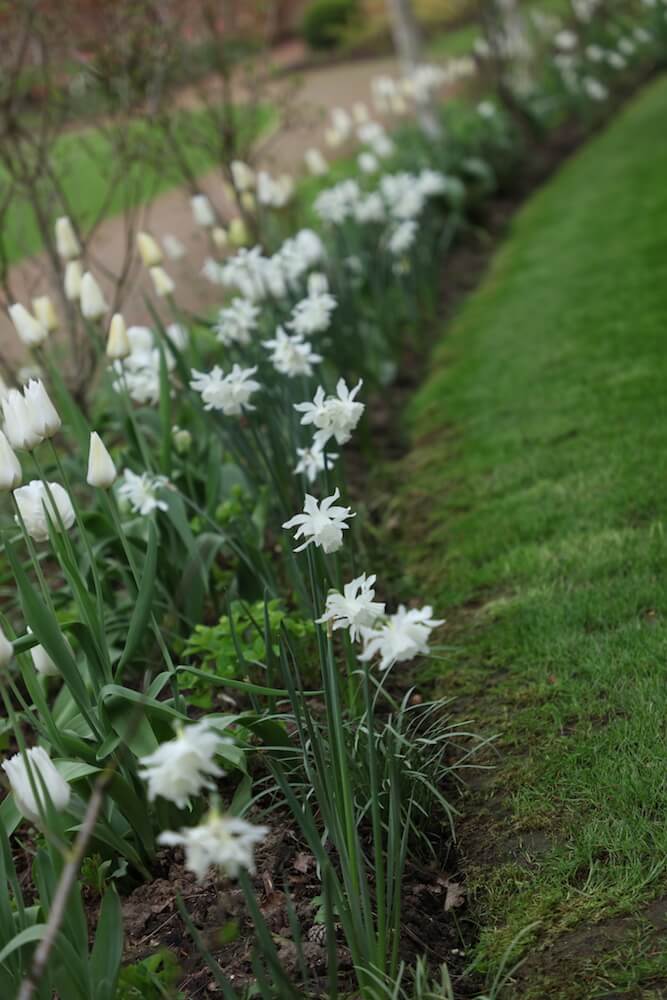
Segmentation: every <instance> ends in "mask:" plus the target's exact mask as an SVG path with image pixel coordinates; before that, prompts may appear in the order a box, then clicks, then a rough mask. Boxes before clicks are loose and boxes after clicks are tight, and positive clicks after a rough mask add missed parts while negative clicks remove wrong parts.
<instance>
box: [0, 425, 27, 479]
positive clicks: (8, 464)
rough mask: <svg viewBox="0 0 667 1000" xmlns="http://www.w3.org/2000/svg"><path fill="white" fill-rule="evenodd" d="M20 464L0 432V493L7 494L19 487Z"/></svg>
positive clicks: (21, 476)
mask: <svg viewBox="0 0 667 1000" xmlns="http://www.w3.org/2000/svg"><path fill="white" fill-rule="evenodd" d="M22 478H23V473H22V472H21V463H20V462H19V460H18V458H17V457H16V455H15V454H14V450H13V448H12V446H11V445H10V443H9V441H8V440H7V438H6V437H5V435H4V434H3V432H2V431H0V493H9V491H10V490H15V489H16V487H17V486H20V485H21V480H22Z"/></svg>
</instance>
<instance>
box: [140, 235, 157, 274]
mask: <svg viewBox="0 0 667 1000" xmlns="http://www.w3.org/2000/svg"><path fill="white" fill-rule="evenodd" d="M137 247H138V249H139V254H140V256H141V259H142V261H143V264H144V267H156V266H157V265H158V264H161V263H162V251H161V250H160V247H159V245H158V243H157V240H154V239H153V237H152V236H151V235H150V234H149V233H137Z"/></svg>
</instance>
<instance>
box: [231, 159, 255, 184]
mask: <svg viewBox="0 0 667 1000" xmlns="http://www.w3.org/2000/svg"><path fill="white" fill-rule="evenodd" d="M229 169H230V170H231V172H232V180H233V181H234V187H235V188H236V189H237V191H250V190H251V188H253V187H254V186H255V171H254V170H253V169H252V167H249V166H248V164H247V163H244V162H243V160H232V162H231V163H230V165H229Z"/></svg>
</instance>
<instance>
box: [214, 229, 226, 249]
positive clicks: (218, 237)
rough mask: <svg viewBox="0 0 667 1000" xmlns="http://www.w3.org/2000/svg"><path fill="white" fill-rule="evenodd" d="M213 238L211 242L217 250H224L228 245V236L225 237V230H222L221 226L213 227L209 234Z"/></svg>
mask: <svg viewBox="0 0 667 1000" xmlns="http://www.w3.org/2000/svg"><path fill="white" fill-rule="evenodd" d="M211 236H212V237H213V242H214V243H215V245H216V247H217V248H218V250H224V249H225V247H226V246H227V244H228V243H229V236H228V235H227V230H226V229H223V227H222V226H215V228H214V229H213V232H212V233H211Z"/></svg>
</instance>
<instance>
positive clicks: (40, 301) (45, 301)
mask: <svg viewBox="0 0 667 1000" xmlns="http://www.w3.org/2000/svg"><path fill="white" fill-rule="evenodd" d="M32 308H33V311H34V313H35V319H36V320H37V322H38V323H41V324H42V326H43V327H44V329H45V330H46V331H47V332H48V333H51V332H52V331H53V330H57V329H58V315H57V313H56V310H55V309H54V307H53V302H52V301H51V299H50V298H49V296H48V295H38V296H37V298H35V299H33V300H32Z"/></svg>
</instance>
